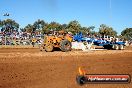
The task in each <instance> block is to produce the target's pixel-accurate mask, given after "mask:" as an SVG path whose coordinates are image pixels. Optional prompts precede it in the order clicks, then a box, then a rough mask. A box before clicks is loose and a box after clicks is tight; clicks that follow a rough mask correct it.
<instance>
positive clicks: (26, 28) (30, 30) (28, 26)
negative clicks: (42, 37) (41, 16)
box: [24, 24, 35, 33]
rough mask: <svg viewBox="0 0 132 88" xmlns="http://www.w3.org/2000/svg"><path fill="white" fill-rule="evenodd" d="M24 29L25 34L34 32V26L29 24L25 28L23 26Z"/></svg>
mask: <svg viewBox="0 0 132 88" xmlns="http://www.w3.org/2000/svg"><path fill="white" fill-rule="evenodd" d="M24 29H25V30H26V32H27V33H33V32H34V31H35V29H34V26H33V25H31V24H28V25H27V26H25V28H24Z"/></svg>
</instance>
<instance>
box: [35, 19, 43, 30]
mask: <svg viewBox="0 0 132 88" xmlns="http://www.w3.org/2000/svg"><path fill="white" fill-rule="evenodd" d="M33 26H34V28H35V29H38V30H42V28H43V27H44V26H45V22H44V20H40V19H38V20H37V21H35V22H34V23H33Z"/></svg>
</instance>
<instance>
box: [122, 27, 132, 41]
mask: <svg viewBox="0 0 132 88" xmlns="http://www.w3.org/2000/svg"><path fill="white" fill-rule="evenodd" d="M121 35H122V36H123V37H124V38H125V39H127V40H132V28H126V29H124V30H123V31H122V32H121Z"/></svg>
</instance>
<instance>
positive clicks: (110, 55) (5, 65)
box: [0, 48, 132, 88]
mask: <svg viewBox="0 0 132 88" xmlns="http://www.w3.org/2000/svg"><path fill="white" fill-rule="evenodd" d="M79 66H82V67H84V69H85V70H86V71H87V73H88V74H91V73H92V74H102V73H104V74H130V75H131V76H132V48H131V49H127V50H122V51H118V50H117V51H115V50H107V51H88V52H82V51H72V52H61V51H56V52H50V53H47V52H40V51H39V50H38V49H0V88H131V87H132V83H130V84H87V85H84V86H79V85H77V84H76V80H75V78H76V75H77V74H78V67H79Z"/></svg>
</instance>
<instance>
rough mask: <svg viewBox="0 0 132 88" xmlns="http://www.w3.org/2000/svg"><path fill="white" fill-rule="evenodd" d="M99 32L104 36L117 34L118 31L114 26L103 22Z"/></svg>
mask: <svg viewBox="0 0 132 88" xmlns="http://www.w3.org/2000/svg"><path fill="white" fill-rule="evenodd" d="M99 33H100V34H101V35H102V36H104V35H109V36H117V32H116V31H115V30H113V28H112V27H109V26H107V25H105V24H101V25H100V28H99Z"/></svg>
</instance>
